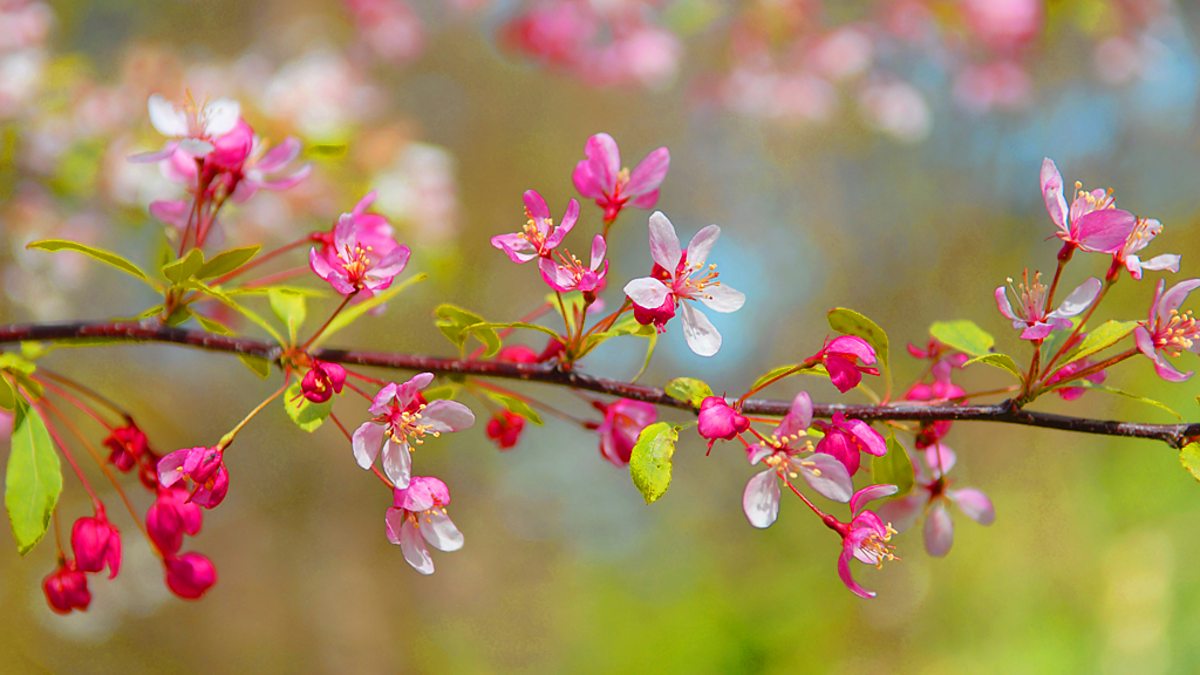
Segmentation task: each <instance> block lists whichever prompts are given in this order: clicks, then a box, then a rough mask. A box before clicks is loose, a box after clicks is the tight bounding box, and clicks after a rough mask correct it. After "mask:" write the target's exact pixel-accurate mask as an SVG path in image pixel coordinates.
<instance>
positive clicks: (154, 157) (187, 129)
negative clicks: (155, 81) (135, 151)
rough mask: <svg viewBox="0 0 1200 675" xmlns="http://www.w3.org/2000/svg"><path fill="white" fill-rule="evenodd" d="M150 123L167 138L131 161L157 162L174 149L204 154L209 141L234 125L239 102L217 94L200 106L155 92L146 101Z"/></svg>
mask: <svg viewBox="0 0 1200 675" xmlns="http://www.w3.org/2000/svg"><path fill="white" fill-rule="evenodd" d="M147 109H148V110H149V113H150V124H152V125H153V126H154V128H155V129H156V130H158V132H159V133H160V134H162V135H163V136H166V137H167V138H169V139H171V140H170V141H168V142H167V144H166V145H164V146H163V147H162V148H161V149H160V150H158V151H156V152H147V153H142V154H140V155H134V156H133V157H131V158H130V159H132V160H133V161H135V162H157V161H160V160H163V159H166V158H168V157H170V156H171V155H173V154H174V153H175V151H176V150H182V151H183V152H185V153H187V154H189V155H191V156H192V157H204V156H205V155H207V154H208V153H210V152H212V151H213V150H214V148H215V146H214V143H213V141H214V140H215V139H216V138H217V137H220V136H224V135H225V134H227V133H229V132H230V131H232V130H233V128H234V127H235V126H237V123H238V120H239V119H240V115H241V106H240V105H239V104H238V102H237V101H234V100H232V99H227V98H219V99H217V100H215V101H211V102H209V103H205V104H204V105H203V106H201V107H200V108H197V107H196V104H195V103H194V102H192V101H188V103H187V104H186V105H185V106H183V107H178V106H175V105H174V104H172V103H171V102H169V101H167V99H165V98H163V97H162V96H161V95H159V94H152V95H151V96H150V99H149V101H148V102H147Z"/></svg>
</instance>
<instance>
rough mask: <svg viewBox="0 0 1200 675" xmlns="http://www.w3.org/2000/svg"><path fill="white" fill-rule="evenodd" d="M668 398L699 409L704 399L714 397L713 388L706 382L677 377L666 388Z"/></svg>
mask: <svg viewBox="0 0 1200 675" xmlns="http://www.w3.org/2000/svg"><path fill="white" fill-rule="evenodd" d="M664 390H665V391H666V392H667V396H670V397H671V398H673V399H675V400H676V401H683V402H684V403H687V404H688V405H690V406H692V407H693V408H699V407H700V403H701V402H702V401H704V399H706V398H708V397H709V396H712V395H713V390H712V387H710V386H708V383H707V382H705V381H704V380H697V379H695V378H691V377H677V378H675V379H673V380H671V381H670V382H668V383H667V386H666V387H664Z"/></svg>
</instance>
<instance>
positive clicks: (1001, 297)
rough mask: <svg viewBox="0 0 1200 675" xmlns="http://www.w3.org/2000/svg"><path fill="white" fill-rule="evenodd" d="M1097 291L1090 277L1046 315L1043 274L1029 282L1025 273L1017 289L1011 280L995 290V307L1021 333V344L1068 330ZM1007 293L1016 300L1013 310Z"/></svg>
mask: <svg viewBox="0 0 1200 675" xmlns="http://www.w3.org/2000/svg"><path fill="white" fill-rule="evenodd" d="M1100 287H1101V283H1100V280H1099V279H1097V278H1095V277H1091V278H1089V279H1088V280H1087V281H1085V282H1083V283H1082V284H1079V286H1078V287H1076V289H1075V290H1073V291H1071V294H1070V295H1068V296H1067V299H1066V300H1063V301H1062V304H1060V305H1059V306H1058V307H1057V308H1056V309H1055V310H1054V311H1052V312H1046V294H1047V292H1048V291H1047V288H1046V286H1045V285H1043V284H1042V274H1041V272H1037V273H1035V274H1034V275H1033V281H1030V280H1029V270H1026V271H1025V276H1024V278H1023V281H1022V282H1021V283H1020V284H1019V285H1017V286H1016V287H1013V280H1012V279H1011V278H1010V279H1008V285H1007V286H997V287H996V292H995V296H996V307H997V309H999V310H1000V313H1001V314H1003V315H1004V317H1005V318H1006V319H1008V320H1010V321H1012V326H1013V328H1015V329H1018V330H1020V331H1021V339H1022V340H1044V339H1045V338H1046V337H1047V336H1048V335H1050V333H1052V332H1054V331H1055V330H1060V329H1063V328H1070V327H1071V317H1074V316H1078V315H1080V314H1082V313H1083V311H1084V310H1086V309H1087V308H1088V307H1089V306H1090V305H1091V304H1092V302H1093V301H1094V300H1095V299H1096V296H1097V295H1098V294H1099V293H1100ZM1010 291H1011V292H1012V294H1013V296H1015V297H1016V299H1017V305H1016V307H1015V308H1014V307H1013V305H1012V303H1011V302H1010V301H1009V299H1008V295H1009V292H1010Z"/></svg>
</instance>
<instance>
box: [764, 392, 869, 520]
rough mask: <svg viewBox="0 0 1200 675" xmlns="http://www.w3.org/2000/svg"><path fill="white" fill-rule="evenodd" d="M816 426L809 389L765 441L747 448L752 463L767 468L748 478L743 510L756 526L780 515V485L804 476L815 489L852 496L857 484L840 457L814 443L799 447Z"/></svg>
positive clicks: (798, 396) (836, 495) (837, 496)
mask: <svg viewBox="0 0 1200 675" xmlns="http://www.w3.org/2000/svg"><path fill="white" fill-rule="evenodd" d="M811 425H812V400H811V399H810V398H809V396H808V394H807V393H806V392H803V391H802V392H800V393H799V394H796V397H795V398H794V399H792V405H791V406H790V407H789V408H788V412H787V415H784V417H783V419H782V420H780V421H779V426H777V427H776V428H775V431H774V432H773V433H772V434H771V435H770V436H768V437H767V438H766V439H764V441H763V442H761V443H757V444H755V445H751V446H750V447H748V448H746V457H747V459H749V460H750V464H752V465H753V464H758V463H759V462H762V463H763V464H764V465H765V466H766V467H767V468H766V469H765V470H763V471H762V472H760V473H758V474H755V475H754V476H752V477H751V478H750V480H748V481H746V489H745V490H743V491H742V511H743V512H744V513H745V514H746V519H747V520H749V521H750V524H751V525H753V526H754V527H770V526H771V524H772V523H774V522H775V519H776V518H778V517H779V498H780V495H781V494H782V491H781V490H780V487H779V486H780V484H785V485H790V483H791V479H793V478H795V477H797V476H802V477H803V478H804V480H805V482H807V483H808V484H809V486H810V487H812V489H814V490H816V491H817V492H819V493H821V494H822V495H824V496H825V497H828V498H829V499H832V500H834V501H838V502H845V501H848V500H849V499H850V494H851V492H853V491H854V485H853V483H851V481H850V473H849V472H847V471H846V467H844V466H842V463H841V462H839V461H838V460H837V459H835V458H833V457H831V456H829V455H827V454H821V453H816V452H813V449H812V442H811V441H808V440H805V442H804V444H803V445H800V446H796V445H795V444H797V443H799V442H800V439H801V438H803V436H804V435H805V433H806V430H807V429H808V427H809V426H811Z"/></svg>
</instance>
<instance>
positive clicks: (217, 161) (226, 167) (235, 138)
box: [204, 118, 254, 172]
mask: <svg viewBox="0 0 1200 675" xmlns="http://www.w3.org/2000/svg"><path fill="white" fill-rule="evenodd" d="M253 147H254V129H251V128H250V125H249V124H247V123H246V120H244V119H241V118H238V121H237V125H235V126H234V127H233V129H231V130H230V131H229V133H227V134H225V135H223V136H218V137H217V138H215V139H213V151H212V152H210V153H208V155H207V156H206V157H205V158H204V161H205V165H206V166H205V168H209V166H211V167H212V169H214V170H215V171H227V172H236V171H240V170H241V168H242V165H243V164H245V162H246V158H247V157H249V156H250V150H251V149H252V148H253Z"/></svg>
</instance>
